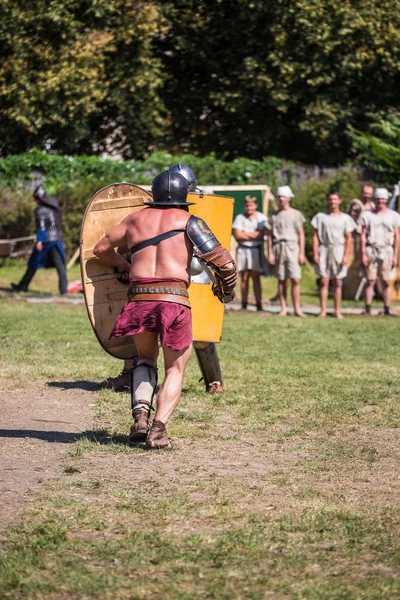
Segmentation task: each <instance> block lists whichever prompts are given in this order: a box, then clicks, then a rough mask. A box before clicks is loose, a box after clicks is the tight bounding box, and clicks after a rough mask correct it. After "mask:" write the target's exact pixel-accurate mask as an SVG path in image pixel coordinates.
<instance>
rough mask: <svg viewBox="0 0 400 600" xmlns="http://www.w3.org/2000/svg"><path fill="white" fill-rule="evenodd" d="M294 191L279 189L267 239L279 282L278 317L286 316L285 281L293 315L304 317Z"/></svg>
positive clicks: (300, 221)
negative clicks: (290, 295)
mask: <svg viewBox="0 0 400 600" xmlns="http://www.w3.org/2000/svg"><path fill="white" fill-rule="evenodd" d="M292 198H293V192H292V190H291V189H290V187H289V186H288V185H284V186H282V187H278V203H279V210H277V211H275V212H274V213H272V215H271V217H270V232H271V235H270V236H269V237H268V250H269V262H270V264H271V265H273V266H274V267H275V276H276V278H277V279H278V281H279V301H280V304H281V311H280V313H279V316H280V317H286V315H287V301H286V291H287V286H286V279H290V281H291V284H292V300H293V308H294V314H295V315H296V316H297V317H305V314H304V313H303V312H302V310H301V308H300V279H301V267H300V265H303V264H304V262H305V253H304V247H305V238H304V227H303V226H304V223H305V222H306V220H305V218H304V216H303V215H302V214H301V212H300V211H299V210H296V209H295V208H292V207H291V206H290V201H291V199H292Z"/></svg>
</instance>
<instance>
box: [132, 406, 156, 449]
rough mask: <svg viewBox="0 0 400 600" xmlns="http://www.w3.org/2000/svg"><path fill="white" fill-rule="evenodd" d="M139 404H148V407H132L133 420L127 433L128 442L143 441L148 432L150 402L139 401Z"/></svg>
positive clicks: (136, 442)
mask: <svg viewBox="0 0 400 600" xmlns="http://www.w3.org/2000/svg"><path fill="white" fill-rule="evenodd" d="M141 404H148V408H144V407H142V406H141V407H140V408H134V409H133V418H134V420H135V422H134V424H133V425H132V427H131V431H130V434H129V443H130V444H139V443H140V442H145V441H146V438H147V434H148V433H149V416H150V409H151V407H150V403H148V402H144V401H143V400H142V401H141Z"/></svg>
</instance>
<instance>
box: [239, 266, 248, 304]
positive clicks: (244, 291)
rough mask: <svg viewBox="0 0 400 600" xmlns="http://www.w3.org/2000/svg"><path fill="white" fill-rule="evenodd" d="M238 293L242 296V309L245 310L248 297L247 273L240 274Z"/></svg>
mask: <svg viewBox="0 0 400 600" xmlns="http://www.w3.org/2000/svg"><path fill="white" fill-rule="evenodd" d="M240 280H241V281H240V292H241V294H242V308H247V299H248V296H249V271H242V272H241V273H240Z"/></svg>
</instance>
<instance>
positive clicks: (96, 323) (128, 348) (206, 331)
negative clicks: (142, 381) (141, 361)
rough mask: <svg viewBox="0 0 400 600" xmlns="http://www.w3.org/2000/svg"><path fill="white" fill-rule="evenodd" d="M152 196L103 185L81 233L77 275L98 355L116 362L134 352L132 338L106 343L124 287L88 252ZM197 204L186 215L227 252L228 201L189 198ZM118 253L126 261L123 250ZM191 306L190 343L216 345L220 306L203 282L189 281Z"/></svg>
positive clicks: (122, 301)
mask: <svg viewBox="0 0 400 600" xmlns="http://www.w3.org/2000/svg"><path fill="white" fill-rule="evenodd" d="M151 199H152V196H151V194H150V193H149V192H146V191H145V190H143V189H142V188H140V187H138V186H136V185H133V184H130V183H116V184H113V185H108V186H106V187H105V188H103V189H101V190H100V191H98V192H97V193H96V194H95V195H94V196H93V198H92V200H91V201H90V203H89V205H88V207H87V209H86V212H85V215H84V217H83V223H82V229H81V239H80V246H81V273H82V284H83V291H84V294H85V302H86V308H87V311H88V315H89V319H90V322H91V324H92V327H93V330H94V332H95V334H96V336H97V339H98V340H99V342H100V344H101V346H102V347H103V349H104V350H105V351H106V352H108V353H109V354H111V356H114V357H115V358H120V359H125V358H128V359H129V358H132V357H133V356H134V355H135V346H134V343H133V339H132V336H125V337H122V338H114V339H112V340H110V339H109V336H110V333H111V331H112V328H113V326H114V323H115V320H116V318H117V317H118V315H119V314H120V312H121V310H122V307H123V305H124V304H125V302H126V301H127V290H128V286H127V285H126V284H123V283H120V282H119V281H118V279H117V275H116V274H115V272H114V270H113V268H112V267H109V266H107V265H105V264H103V263H101V262H100V261H99V259H98V258H97V257H96V256H94V254H93V248H94V246H95V245H96V244H97V242H98V241H99V240H100V239H101V238H102V237H103V236H104V235H105V234H106V233H107V232H109V231H111V229H113V228H114V227H116V226H117V225H118V224H119V223H120V222H121V221H122V220H123V219H124V218H125V217H127V216H128V215H129V214H131V213H133V212H136V211H138V210H141V209H142V208H144V207H145V205H144V204H143V202H145V201H148V200H151ZM190 201H191V202H195V203H196V204H195V205H193V206H190V207H189V212H190V213H191V214H194V215H196V216H198V217H201V218H202V219H204V221H205V222H206V223H207V225H208V226H209V227H210V228H211V229H212V231H213V233H214V234H215V235H216V237H217V238H218V240H219V241H220V242H221V244H222V245H223V246H225V248H229V242H230V235H231V228H232V216H233V198H229V197H227V196H216V195H213V194H206V195H200V194H190ZM118 252H120V253H121V254H124V255H125V256H126V258H128V259H129V255H130V252H129V249H128V248H126V247H125V248H118ZM189 299H190V303H191V306H192V321H193V339H194V340H196V341H201V342H207V343H210V342H219V341H220V340H221V334H222V322H223V316H224V306H223V304H221V303H220V302H219V300H218V299H217V298H216V297H215V296H214V295H213V293H212V291H211V283H210V280H209V279H208V277H205V278H202V277H194V278H192V283H191V285H190V287H189Z"/></svg>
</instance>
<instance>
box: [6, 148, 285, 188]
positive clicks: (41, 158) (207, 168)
mask: <svg viewBox="0 0 400 600" xmlns="http://www.w3.org/2000/svg"><path fill="white" fill-rule="evenodd" d="M179 161H180V162H183V163H185V164H189V165H190V167H191V168H192V169H193V171H194V173H195V174H196V177H197V181H199V182H200V183H201V184H202V185H235V184H236V185H243V184H252V183H254V184H266V185H270V186H271V187H273V186H274V185H275V183H276V181H275V172H276V170H277V169H278V168H279V167H280V164H281V162H280V160H279V159H277V158H275V157H273V156H271V157H267V158H264V159H263V160H261V161H256V160H251V159H248V158H237V159H235V160H233V161H231V162H225V161H223V160H220V159H217V158H216V157H215V156H214V154H210V155H208V156H205V157H203V158H201V157H198V156H193V155H190V154H186V155H182V156H172V154H169V153H168V152H154V153H153V154H152V155H151V156H149V158H148V159H147V160H144V161H136V160H111V159H104V158H101V157H99V156H76V157H72V156H60V155H54V154H47V153H46V152H42V151H41V150H32V151H31V152H26V153H25V154H19V155H14V156H8V157H7V158H2V159H0V187H9V188H10V189H18V188H21V187H25V188H26V187H27V186H29V185H30V182H31V181H32V179H33V177H34V174H35V172H36V173H43V175H44V176H45V182H46V188H47V189H48V191H49V193H50V194H54V195H57V193H59V189H60V187H62V186H70V187H74V186H75V185H77V184H78V183H80V182H86V183H87V182H94V183H96V185H97V188H101V187H103V186H105V185H108V184H110V183H116V182H118V181H129V182H130V183H136V184H139V185H140V184H149V183H151V181H152V180H153V179H154V177H155V176H156V175H157V174H158V173H160V172H161V171H164V170H165V169H168V168H169V167H171V166H172V165H174V164H176V163H177V162H179Z"/></svg>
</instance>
